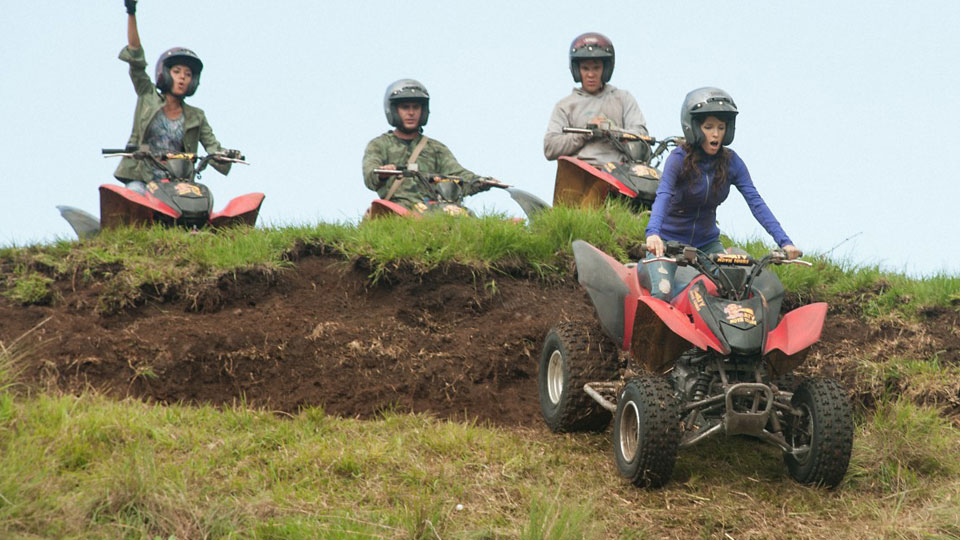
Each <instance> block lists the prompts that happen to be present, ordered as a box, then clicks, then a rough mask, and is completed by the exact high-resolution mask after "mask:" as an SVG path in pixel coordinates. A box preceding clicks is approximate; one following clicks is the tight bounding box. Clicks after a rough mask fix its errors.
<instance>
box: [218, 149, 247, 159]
mask: <svg viewBox="0 0 960 540" xmlns="http://www.w3.org/2000/svg"><path fill="white" fill-rule="evenodd" d="M223 155H224V156H226V157H228V158H230V159H239V160H243V153H241V152H240V151H239V150H224V151H223Z"/></svg>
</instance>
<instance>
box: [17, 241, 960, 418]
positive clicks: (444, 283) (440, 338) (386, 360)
mask: <svg viewBox="0 0 960 540" xmlns="http://www.w3.org/2000/svg"><path fill="white" fill-rule="evenodd" d="M368 274H369V269H368V268H366V267H365V265H364V264H363V261H359V262H356V263H348V262H344V261H343V260H340V259H337V258H335V257H329V256H323V255H320V256H307V257H305V258H303V259H301V260H299V261H298V262H297V264H296V266H294V267H293V268H291V269H289V270H285V271H283V272H282V273H281V274H280V275H279V276H277V275H260V274H257V273H254V272H251V273H247V274H238V275H231V276H229V277H225V278H222V279H221V280H220V282H219V283H215V284H211V285H210V289H209V291H206V292H205V293H204V294H203V295H201V296H199V297H192V298H177V297H174V298H166V299H164V298H162V297H161V298H156V299H154V300H153V301H149V302H147V303H146V304H144V305H141V306H139V307H137V308H134V309H131V310H127V311H124V312H121V313H119V314H114V315H98V314H97V312H96V311H95V309H94V306H95V305H96V297H97V294H98V291H97V286H96V285H95V284H94V285H90V286H80V285H77V284H76V283H72V282H69V281H61V282H57V284H56V286H57V288H58V292H59V298H60V299H59V300H58V301H57V302H56V303H55V305H53V306H19V305H14V304H12V303H11V302H10V301H9V300H7V299H5V298H3V299H0V342H2V343H4V344H7V345H8V346H9V344H10V343H12V342H13V341H14V340H16V339H17V338H18V337H20V336H22V335H24V334H25V333H26V332H28V331H29V330H30V329H31V328H34V327H35V326H37V325H38V324H40V323H43V324H42V325H40V326H39V327H38V328H36V329H35V330H34V331H33V332H31V333H30V334H29V335H27V336H26V337H25V338H24V339H23V340H21V343H24V342H26V343H28V344H33V345H38V348H37V349H36V350H35V351H33V352H32V353H31V354H29V355H27V356H26V359H27V363H26V365H25V366H24V368H25V369H24V372H23V378H24V379H25V380H26V382H27V383H28V384H29V385H31V386H33V387H39V388H41V389H44V390H47V391H62V392H68V393H79V392H81V391H85V390H90V389H95V390H96V391H99V392H102V393H105V394H107V395H110V396H115V397H125V396H135V397H138V398H142V399H145V400H151V401H156V402H160V403H173V402H187V403H208V404H214V405H224V404H226V405H229V404H232V403H235V402H240V401H244V402H246V403H247V404H248V405H254V406H262V407H267V408H270V409H275V410H280V411H288V412H294V411H296V410H298V409H299V408H301V407H304V406H322V407H323V408H324V409H325V410H326V411H327V412H328V413H330V414H336V415H342V416H356V417H363V418H366V417H371V416H374V415H376V414H377V413H378V412H380V411H382V410H385V409H390V408H393V409H396V410H399V411H416V412H429V413H431V414H435V415H437V416H440V417H446V418H471V419H477V420H480V421H489V422H493V423H496V424H501V425H518V424H519V425H532V424H539V423H540V422H541V419H540V412H539V405H538V398H537V384H536V373H537V359H538V356H539V353H540V345H541V340H542V338H543V336H544V335H545V334H546V332H547V331H548V330H549V329H550V327H552V326H553V325H555V324H556V323H557V322H559V321H562V320H575V321H582V322H584V323H585V324H586V323H589V324H592V322H593V320H594V314H593V308H592V306H591V305H590V303H589V299H588V297H587V295H586V293H585V292H584V291H583V290H582V289H581V288H580V287H579V285H577V283H576V281H575V280H574V279H573V277H572V276H571V277H569V278H567V279H564V280H560V281H557V282H554V283H544V282H542V281H538V280H531V279H525V278H522V277H512V276H509V275H503V274H484V275H480V274H477V273H475V272H474V271H471V270H470V269H467V268H464V267H459V266H454V267H449V268H446V269H444V270H437V271H432V272H430V273H427V274H418V273H416V272H414V271H412V270H410V269H404V268H398V269H394V270H392V271H391V272H390V273H389V274H388V277H387V279H385V280H382V281H381V282H379V283H377V284H375V285H372V284H371V283H370V281H369V279H368V278H367V276H368ZM174 296H175V295H174ZM44 321H45V322H44ZM958 327H960V314H958V312H957V311H955V310H942V311H932V312H930V313H928V314H927V319H926V320H925V321H923V322H921V323H909V324H907V323H897V322H894V321H889V322H885V323H882V324H877V325H874V326H870V325H867V324H865V323H863V322H862V321H861V320H860V318H859V317H858V315H857V310H856V307H855V306H849V305H848V306H841V307H839V308H833V309H832V310H831V313H830V315H829V317H828V324H827V327H826V328H825V330H824V335H823V339H822V341H821V343H820V344H818V345H816V346H815V347H816V348H815V350H814V351H813V353H812V354H811V355H810V358H809V360H808V362H807V364H806V365H805V366H804V367H803V369H804V370H806V371H808V372H824V373H828V374H831V375H834V376H838V377H839V378H841V379H842V380H843V381H844V383H845V384H846V386H847V387H848V388H850V389H851V394H852V395H854V396H855V398H856V399H857V401H858V402H860V403H862V404H864V405H866V406H870V405H871V404H872V403H873V402H874V401H875V397H876V393H877V392H881V391H887V392H889V391H894V392H898V391H899V392H905V393H907V391H906V389H904V388H896V384H895V381H894V384H891V381H889V380H886V381H880V382H879V383H875V382H872V381H870V380H866V379H865V376H864V374H863V371H862V370H861V369H856V368H855V366H854V363H853V362H852V361H851V359H854V358H857V359H860V360H863V359H867V360H871V359H872V360H879V359H883V358H887V357H891V356H914V357H917V358H923V359H926V358H930V357H932V356H934V355H936V356H937V357H938V358H939V361H940V362H941V364H944V365H950V364H952V365H957V364H960V330H958ZM878 385H880V386H879V387H878ZM958 386H960V383H958ZM945 388H947V390H941V391H938V392H933V393H932V394H934V395H929V394H931V393H930V392H927V394H924V393H923V392H922V391H920V392H914V393H912V394H910V396H911V398H913V399H917V400H919V401H923V402H928V403H937V404H939V405H941V406H945V407H946V409H945V412H946V413H947V414H950V415H952V416H954V417H957V416H958V415H960V395H956V394H951V393H952V392H956V388H955V387H951V386H950V385H946V386H945ZM950 388H954V389H953V390H950Z"/></svg>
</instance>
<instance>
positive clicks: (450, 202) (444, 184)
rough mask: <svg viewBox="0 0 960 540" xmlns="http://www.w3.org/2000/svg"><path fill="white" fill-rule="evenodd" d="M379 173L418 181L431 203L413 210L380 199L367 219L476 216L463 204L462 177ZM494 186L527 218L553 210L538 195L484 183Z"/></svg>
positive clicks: (395, 171) (394, 171)
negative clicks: (508, 195)
mask: <svg viewBox="0 0 960 540" xmlns="http://www.w3.org/2000/svg"><path fill="white" fill-rule="evenodd" d="M373 172H375V173H377V174H383V175H390V176H395V177H397V178H396V179H395V180H394V181H395V182H400V181H403V182H416V183H419V184H420V185H421V186H423V187H424V188H425V190H426V192H427V193H430V194H431V198H430V200H425V201H423V202H422V203H418V204H417V206H416V207H414V208H413V209H410V208H407V207H405V206H403V205H400V204H397V203H395V202H393V201H389V200H386V199H376V200H374V201H373V203H372V204H371V205H370V208H369V209H368V210H367V212H366V214H365V215H364V217H365V218H371V219H372V218H379V217H383V216H390V215H398V216H406V217H420V216H422V215H424V214H429V213H434V212H444V213H447V214H451V215H455V216H462V215H469V216H472V215H473V212H471V211H470V210H469V209H467V207H466V206H464V205H463V199H464V198H465V196H464V194H463V187H462V185H463V179H462V178H460V177H459V176H448V175H441V174H431V173H423V172H420V171H417V170H412V169H407V168H406V167H400V168H398V169H374V170H373ZM483 182H484V183H486V184H487V185H489V186H491V187H495V188H500V189H504V190H506V191H507V193H509V194H510V197H511V198H512V199H513V200H514V201H516V202H517V204H519V205H520V208H522V209H523V211H524V213H525V214H526V215H527V217H528V218H529V217H531V216H533V215H534V214H535V213H537V212H539V211H541V210H544V209H546V208H549V207H550V205H548V204H547V203H545V202H543V201H542V200H541V199H539V198H538V197H537V196H536V195H533V194H531V193H528V192H526V191H523V190H522V189H517V188H515V187H512V186H510V185H508V184H504V183H501V182H499V181H497V180H493V179H489V180H483Z"/></svg>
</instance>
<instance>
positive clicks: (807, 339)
mask: <svg viewBox="0 0 960 540" xmlns="http://www.w3.org/2000/svg"><path fill="white" fill-rule="evenodd" d="M826 317H827V304H826V302H817V303H814V304H808V305H806V306H803V307H800V308H797V309H795V310H793V311H791V312H790V313H787V314H786V315H784V317H783V319H781V320H780V324H778V325H777V327H776V328H775V329H773V330H772V331H771V332H770V333H768V334H767V343H766V345H765V346H764V348H763V354H764V357H765V358H766V360H767V362H768V363H769V364H770V367H771V368H772V369H773V371H774V375H775V376H779V375H783V374H786V373H789V372H790V371H791V370H793V368H795V367H797V366H799V365H800V364H801V363H803V361H804V360H805V359H806V356H807V352H808V351H809V347H810V346H811V345H813V344H814V343H816V342H817V341H819V340H820V334H821V333H822V332H823V322H824V320H825V319H826Z"/></svg>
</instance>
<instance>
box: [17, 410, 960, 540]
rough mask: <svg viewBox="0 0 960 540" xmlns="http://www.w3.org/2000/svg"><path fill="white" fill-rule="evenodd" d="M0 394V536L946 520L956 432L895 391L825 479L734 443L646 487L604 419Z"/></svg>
mask: <svg viewBox="0 0 960 540" xmlns="http://www.w3.org/2000/svg"><path fill="white" fill-rule="evenodd" d="M3 395H4V396H6V398H5V399H4V400H0V449H2V451H3V455H4V460H2V461H0V536H2V537H4V538H38V537H39V538H90V537H96V538H143V539H148V540H152V539H155V538H163V539H168V538H257V539H263V538H283V539H298V538H422V539H433V538H442V539H450V538H464V539H467V538H474V539H475V538H519V539H531V540H532V539H555V540H567V539H571V540H572V539H586V538H600V537H603V538H664V537H671V538H672V537H675V538H727V537H728V536H729V537H733V538H786V537H790V538H823V537H834V538H863V537H870V538H935V537H942V538H949V537H951V536H950V535H956V534H958V533H960V523H958V515H960V513H958V512H957V510H958V509H960V503H958V497H960V471H958V467H957V463H956V459H955V456H956V455H957V451H958V450H960V433H958V431H957V430H956V429H955V428H953V427H951V426H950V425H949V424H948V423H946V422H945V421H943V420H942V419H941V418H939V417H938V416H937V414H936V412H935V411H932V410H930V409H925V408H920V407H916V406H915V405H912V404H910V403H906V402H899V403H892V404H890V406H889V407H883V408H881V409H879V410H878V411H877V413H876V414H875V415H873V416H871V417H868V418H864V419H862V420H861V422H860V423H859V427H858V437H857V439H856V445H855V448H854V460H853V463H852V465H851V472H850V474H849V475H848V479H847V481H846V482H845V483H844V484H843V485H842V486H841V487H840V488H839V489H837V490H835V491H825V490H822V489H819V488H814V487H805V486H799V485H797V484H795V483H794V482H793V481H791V480H790V479H789V478H788V477H787V475H786V472H785V467H784V466H783V464H782V460H781V459H780V457H779V454H778V452H777V451H775V450H774V449H772V448H769V447H766V446H761V445H759V444H758V443H754V442H752V441H749V440H745V439H729V440H718V441H709V442H707V443H706V444H704V445H702V446H700V447H696V448H694V449H691V450H687V451H684V452H682V453H681V457H680V461H679V462H678V467H677V474H676V475H675V476H676V481H675V482H673V483H671V484H670V485H668V487H667V488H665V489H662V490H656V491H646V490H638V489H635V488H633V487H631V486H629V485H627V484H626V483H625V482H623V481H622V480H620V479H619V478H618V477H617V475H616V472H615V470H614V467H613V465H612V459H611V458H610V449H609V444H610V443H609V435H608V434H607V435H603V434H592V435H591V434H578V435H564V436H560V435H553V434H550V433H548V432H547V431H546V430H545V429H520V428H518V429H504V428H495V427H490V426H483V425H476V424H470V423H452V422H446V421H440V420H435V419H431V418H429V417H426V416H419V415H399V414H393V413H388V414H386V415H384V416H383V417H382V418H380V419H378V420H372V421H358V420H352V419H341V418H334V417H329V416H327V415H325V414H324V412H323V411H322V410H321V409H316V408H314V409H307V410H304V411H303V412H301V413H300V414H298V415H296V416H294V417H284V416H278V415H274V414H271V413H269V412H266V411H257V410H249V409H246V408H243V407H240V406H238V407H235V408H228V409H225V410H217V409H213V408H210V407H199V408H198V407H185V406H158V405H150V404H144V403H141V402H137V401H130V400H128V401H121V402H116V401H110V400H107V399H105V398H101V397H99V396H95V395H86V396H82V397H54V396H46V395H39V396H34V397H26V396H22V395H13V394H11V393H9V392H6V393H4V394H3ZM457 505H462V506H461V507H458V506H457Z"/></svg>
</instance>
